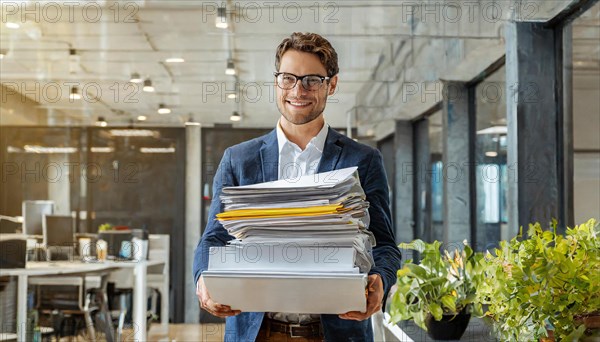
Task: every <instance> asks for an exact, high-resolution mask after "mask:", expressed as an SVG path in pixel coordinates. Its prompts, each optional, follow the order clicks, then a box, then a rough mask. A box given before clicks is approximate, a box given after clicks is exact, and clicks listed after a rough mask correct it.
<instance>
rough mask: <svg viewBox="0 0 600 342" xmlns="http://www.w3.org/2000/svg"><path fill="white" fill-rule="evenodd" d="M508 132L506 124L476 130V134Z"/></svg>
mask: <svg viewBox="0 0 600 342" xmlns="http://www.w3.org/2000/svg"><path fill="white" fill-rule="evenodd" d="M507 133H508V128H507V127H506V126H492V127H488V128H485V129H482V130H479V131H477V134H504V135H506V134H507Z"/></svg>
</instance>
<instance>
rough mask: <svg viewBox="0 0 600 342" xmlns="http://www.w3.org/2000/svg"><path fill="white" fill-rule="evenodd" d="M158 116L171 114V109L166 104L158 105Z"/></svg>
mask: <svg viewBox="0 0 600 342" xmlns="http://www.w3.org/2000/svg"><path fill="white" fill-rule="evenodd" d="M158 114H171V109H170V108H169V107H167V106H166V105H165V104H164V103H161V104H159V105H158Z"/></svg>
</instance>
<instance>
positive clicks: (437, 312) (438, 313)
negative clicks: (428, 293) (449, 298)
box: [429, 303, 444, 321]
mask: <svg viewBox="0 0 600 342" xmlns="http://www.w3.org/2000/svg"><path fill="white" fill-rule="evenodd" d="M429 310H431V315H432V316H433V318H435V320H436V321H439V320H441V319H442V315H443V314H444V310H442V307H441V306H440V305H439V304H437V303H431V304H429Z"/></svg>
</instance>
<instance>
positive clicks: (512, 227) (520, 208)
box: [506, 22, 570, 234]
mask: <svg viewBox="0 0 600 342" xmlns="http://www.w3.org/2000/svg"><path fill="white" fill-rule="evenodd" d="M562 47H563V40H562V30H561V29H560V28H558V29H557V28H553V27H548V26H547V25H546V24H544V23H540V22H509V23H508V24H507V25H506V83H507V85H508V92H507V93H508V96H507V100H506V101H507V103H506V108H507V118H508V137H507V142H508V176H509V182H508V186H509V188H508V189H509V199H508V215H509V217H508V227H509V231H510V232H511V234H515V233H517V232H518V229H519V226H523V227H525V228H526V227H527V225H528V224H529V223H530V222H536V221H537V222H540V223H541V224H542V225H544V226H547V225H548V223H549V222H550V220H551V219H552V218H557V219H558V220H559V221H560V222H561V225H564V223H565V221H566V220H567V218H566V217H565V216H566V215H565V210H564V209H565V198H566V197H565V181H564V177H565V174H569V173H568V172H567V173H566V172H565V164H566V163H565V155H564V151H565V143H564V142H565V141H568V140H569V137H567V138H566V139H565V137H564V135H563V132H562V129H563V123H564V119H565V116H564V108H563V86H564V84H563V77H562V73H563V70H562V54H563V50H562ZM566 119H567V122H570V119H568V118H566ZM569 125H570V124H569ZM567 198H568V197H567Z"/></svg>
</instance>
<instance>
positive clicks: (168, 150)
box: [140, 147, 175, 153]
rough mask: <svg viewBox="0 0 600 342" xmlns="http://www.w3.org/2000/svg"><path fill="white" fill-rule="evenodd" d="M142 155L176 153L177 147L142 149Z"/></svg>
mask: <svg viewBox="0 0 600 342" xmlns="http://www.w3.org/2000/svg"><path fill="white" fill-rule="evenodd" d="M140 152H142V153H175V147H140Z"/></svg>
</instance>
